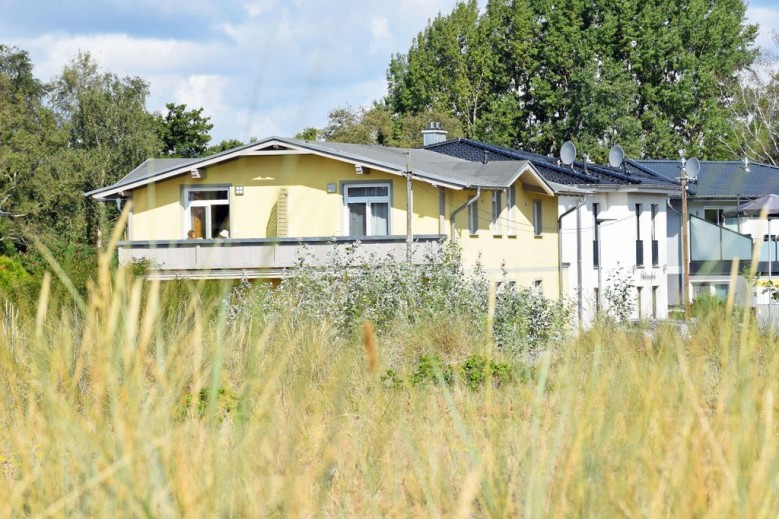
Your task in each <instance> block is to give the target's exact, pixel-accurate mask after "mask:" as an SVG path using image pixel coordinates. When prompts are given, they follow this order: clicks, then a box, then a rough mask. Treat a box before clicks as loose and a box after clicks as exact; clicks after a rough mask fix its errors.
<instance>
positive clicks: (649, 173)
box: [425, 139, 679, 325]
mask: <svg viewBox="0 0 779 519" xmlns="http://www.w3.org/2000/svg"><path fill="white" fill-rule="evenodd" d="M425 149H428V150H431V151H435V152H438V153H442V154H445V155H448V156H453V157H459V158H463V159H467V160H471V161H481V162H487V163H491V162H493V161H503V160H508V161H515V160H525V161H528V162H529V163H530V164H531V165H533V167H534V168H535V169H536V170H537V171H538V173H539V174H540V176H541V177H542V178H544V179H546V180H547V181H553V182H556V183H560V184H566V185H568V186H569V187H570V188H576V189H578V192H569V193H560V196H558V198H557V202H558V206H557V217H556V220H557V224H558V228H559V232H560V240H561V264H562V267H563V268H562V270H561V276H562V277H563V282H562V283H560V286H561V287H567V289H566V293H565V295H566V296H568V297H570V298H571V299H573V300H575V301H576V306H577V315H578V317H579V322H580V323H581V324H582V325H586V324H588V323H589V322H591V321H592V319H593V318H594V316H595V315H596V313H597V312H598V310H599V309H600V308H601V307H602V306H603V305H605V304H607V299H608V298H605V297H604V296H605V291H607V290H608V289H609V287H614V286H615V284H616V283H627V284H629V285H631V286H632V288H631V291H632V297H633V301H632V303H633V305H632V306H633V312H632V318H634V319H641V318H648V317H651V318H658V319H663V318H666V317H667V316H668V288H667V287H668V284H667V275H666V274H667V270H668V268H669V259H668V245H667V240H666V217H667V214H668V199H669V196H671V195H672V194H673V193H676V192H678V191H679V184H678V182H677V181H675V180H672V179H668V178H666V177H665V176H663V175H660V174H658V173H656V172H655V171H653V170H651V169H645V168H638V167H633V166H632V165H631V164H629V163H628V162H623V163H622V164H621V166H620V167H611V166H601V165H596V164H592V163H590V162H588V161H586V160H585V161H576V160H573V161H571V162H570V163H569V164H563V163H562V161H561V160H560V159H558V158H556V157H549V156H544V155H537V154H532V153H527V152H524V151H520V150H513V149H510V148H505V147H501V146H494V145H490V144H485V143H481V142H478V141H473V140H470V139H455V140H448V141H446V140H444V141H442V142H436V143H431V144H429V145H427V146H426V147H425Z"/></svg>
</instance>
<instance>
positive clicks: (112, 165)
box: [49, 53, 161, 243]
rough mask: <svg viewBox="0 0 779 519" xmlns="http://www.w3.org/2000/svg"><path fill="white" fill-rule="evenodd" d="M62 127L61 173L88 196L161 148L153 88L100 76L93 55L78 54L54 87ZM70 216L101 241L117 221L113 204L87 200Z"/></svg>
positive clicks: (133, 79)
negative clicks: (150, 107) (150, 104)
mask: <svg viewBox="0 0 779 519" xmlns="http://www.w3.org/2000/svg"><path fill="white" fill-rule="evenodd" d="M49 88H50V89H51V94H50V100H51V104H52V106H53V108H54V110H55V113H56V114H57V117H58V124H59V126H60V127H61V128H62V129H63V130H64V131H65V132H66V134H67V143H66V146H63V147H62V148H61V151H60V153H59V154H58V157H57V160H58V164H57V167H58V171H59V174H61V175H68V176H70V178H71V182H72V185H71V188H70V189H71V190H72V191H73V192H75V193H78V194H79V196H80V193H83V192H85V191H90V190H93V189H96V188H98V187H103V186H106V185H109V184H111V183H114V182H116V181H117V180H119V179H120V178H121V177H123V176H125V175H126V174H128V173H129V172H130V171H132V170H133V169H134V168H135V167H136V166H138V164H140V163H141V162H142V161H144V160H145V159H147V158H149V157H154V156H157V155H158V154H159V152H160V149H161V143H160V141H159V139H158V138H157V135H156V133H155V118H154V116H153V115H152V114H150V113H149V112H148V111H147V110H146V98H147V97H148V95H149V85H148V83H147V82H146V81H144V80H142V79H141V78H139V77H124V78H119V77H118V76H117V75H116V74H113V73H110V72H101V71H100V70H99V67H98V65H97V63H96V62H95V61H94V60H93V59H92V57H91V56H90V55H89V54H88V53H79V54H78V55H77V56H76V57H75V58H74V59H73V60H72V61H71V62H70V63H69V64H68V65H67V66H66V67H65V68H64V70H63V71H62V74H61V75H60V76H59V77H57V78H56V79H55V80H54V82H53V83H52V84H51V85H50V87H49ZM63 214H69V215H71V216H72V217H76V218H83V219H84V222H85V223H84V233H83V235H82V237H81V238H82V239H84V240H86V241H87V242H88V243H95V242H99V240H100V236H101V235H103V234H105V233H106V232H108V231H109V230H110V226H111V221H112V219H113V218H114V217H115V216H116V214H117V213H116V210H115V209H114V205H113V204H110V205H108V206H107V205H106V204H105V203H100V202H96V201H94V200H92V199H89V198H86V199H83V204H82V205H81V207H78V208H76V207H74V208H73V210H72V211H71V212H63V213H61V214H60V215H59V217H60V218H62V217H63V216H62V215H63Z"/></svg>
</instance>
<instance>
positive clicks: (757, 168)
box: [630, 160, 779, 198]
mask: <svg viewBox="0 0 779 519" xmlns="http://www.w3.org/2000/svg"><path fill="white" fill-rule="evenodd" d="M700 162H701V169H700V172H699V173H698V181H697V182H696V183H693V184H692V185H691V188H690V191H691V193H692V194H693V195H694V196H696V197H699V198H738V197H741V198H752V197H760V196H764V195H768V194H771V193H779V168H777V167H776V166H769V165H768V164H760V163H751V164H749V165H748V169H749V171H747V167H745V164H744V163H743V162H741V161H716V160H702V161H700ZM630 163H632V164H633V165H635V166H638V167H642V168H645V169H649V170H652V171H654V172H656V173H658V174H660V175H662V176H664V177H666V178H667V179H669V180H675V179H678V178H679V177H680V176H681V174H682V171H681V163H680V162H679V161H678V160H635V161H634V160H631V161H630Z"/></svg>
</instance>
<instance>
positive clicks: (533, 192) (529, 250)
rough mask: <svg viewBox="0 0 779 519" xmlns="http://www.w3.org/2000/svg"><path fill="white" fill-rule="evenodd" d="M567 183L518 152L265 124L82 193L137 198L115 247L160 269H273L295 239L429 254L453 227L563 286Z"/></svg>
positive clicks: (461, 237) (470, 254)
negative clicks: (504, 155) (477, 157)
mask: <svg viewBox="0 0 779 519" xmlns="http://www.w3.org/2000/svg"><path fill="white" fill-rule="evenodd" d="M573 192H576V189H575V188H573V187H572V186H566V185H562V184H559V183H557V182H555V181H553V180H551V181H550V180H547V179H545V178H544V177H542V176H541V175H540V174H539V172H538V171H537V170H536V168H535V167H534V165H533V164H532V163H531V162H530V161H527V160H509V161H494V162H488V163H480V162H472V161H468V160H464V159H460V158H455V157H448V156H445V155H442V154H440V153H435V152H433V151H429V150H424V149H399V148H388V147H382V146H375V145H357V144H339V143H327V142H308V141H302V140H295V139H287V138H280V137H271V138H267V139H263V140H261V141H258V142H254V143H251V144H248V145H245V146H241V147H238V148H235V149H231V150H228V151H225V152H223V153H219V154H217V155H213V156H210V157H204V158H200V159H150V160H147V161H146V162H144V163H143V164H141V165H140V166H138V167H137V168H136V169H135V170H133V171H132V172H130V173H129V174H128V175H127V176H125V177H124V178H122V179H121V180H119V181H118V182H116V183H115V184H112V185H109V186H105V187H102V188H100V189H97V190H94V191H91V192H89V193H86V195H87V196H91V197H94V198H95V199H98V200H118V201H119V202H120V203H122V202H126V201H132V206H131V207H132V210H131V213H130V216H129V222H128V226H127V232H126V239H125V240H124V241H122V242H120V243H119V260H120V262H128V261H132V260H137V259H145V260H148V261H149V262H150V263H151V264H152V265H153V266H154V271H153V272H152V274H151V275H152V276H154V277H157V278H160V279H172V278H176V277H187V278H239V277H248V278H262V279H269V280H278V279H280V278H282V277H284V276H286V275H288V274H289V273H290V271H291V269H293V268H294V267H295V265H296V260H297V258H298V256H299V254H300V253H301V251H302V250H304V249H305V251H307V253H308V254H309V255H310V256H311V258H313V261H315V262H316V261H320V262H321V261H325V258H326V257H327V254H328V253H329V252H330V251H332V250H333V248H334V247H336V248H337V247H343V246H345V245H348V244H352V243H354V242H356V241H359V242H360V243H361V245H360V249H361V250H362V251H363V252H364V253H368V252H373V253H377V254H393V255H396V256H397V257H398V258H406V257H407V256H406V255H407V254H408V253H409V252H408V251H410V250H411V248H409V247H408V243H409V240H411V241H413V243H414V248H413V251H412V253H411V254H410V256H408V260H409V261H412V262H415V263H419V262H422V261H424V254H425V252H426V251H430V250H435V249H436V248H438V247H441V243H442V241H443V240H453V241H456V242H457V243H458V244H459V245H460V246H461V249H462V254H463V259H464V262H465V264H466V265H467V266H470V267H473V266H474V265H475V263H476V262H477V261H480V262H481V263H482V265H483V268H484V270H485V272H486V274H487V275H489V276H490V277H492V278H493V279H499V278H500V277H501V276H502V275H503V273H504V272H505V273H506V275H507V277H508V279H509V280H510V281H513V282H516V283H518V284H520V285H525V286H535V287H537V288H538V289H539V290H541V291H543V293H545V294H546V295H547V296H549V297H556V296H557V295H558V293H559V276H558V268H559V255H558V232H557V212H558V198H559V196H560V195H561V194H566V193H573Z"/></svg>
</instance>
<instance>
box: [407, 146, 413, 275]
mask: <svg viewBox="0 0 779 519" xmlns="http://www.w3.org/2000/svg"><path fill="white" fill-rule="evenodd" d="M412 171H413V169H412V165H411V152H409V154H408V156H407V157H406V261H407V262H408V264H409V265H411V264H412V263H413V254H414V233H413V230H412V228H411V222H412V221H413V213H414V193H413V191H412V187H411V172H412Z"/></svg>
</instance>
